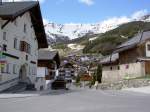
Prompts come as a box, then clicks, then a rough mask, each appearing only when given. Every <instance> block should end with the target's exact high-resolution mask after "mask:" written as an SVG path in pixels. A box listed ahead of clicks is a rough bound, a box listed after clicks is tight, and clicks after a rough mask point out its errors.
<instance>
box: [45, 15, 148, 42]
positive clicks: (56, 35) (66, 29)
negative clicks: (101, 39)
mask: <svg viewBox="0 0 150 112" xmlns="http://www.w3.org/2000/svg"><path fill="white" fill-rule="evenodd" d="M131 21H145V22H150V15H144V16H141V17H139V16H138V17H136V18H132V19H131V18H127V17H120V18H111V19H108V20H105V21H102V22H99V23H95V24H73V23H71V24H56V23H52V22H51V23H48V24H46V25H45V31H46V33H47V35H48V40H49V41H52V40H53V42H57V41H68V40H71V39H75V38H79V37H82V36H84V35H86V34H99V33H105V32H106V31H109V30H112V29H114V28H117V27H118V26H119V25H121V24H124V23H128V22H131Z"/></svg>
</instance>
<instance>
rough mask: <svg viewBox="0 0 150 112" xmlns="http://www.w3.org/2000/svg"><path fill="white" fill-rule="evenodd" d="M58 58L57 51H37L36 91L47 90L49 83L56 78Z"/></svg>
mask: <svg viewBox="0 0 150 112" xmlns="http://www.w3.org/2000/svg"><path fill="white" fill-rule="evenodd" d="M59 66H60V57H59V54H58V52H57V51H49V50H47V49H39V52H38V71H37V83H36V88H37V89H38V90H42V89H48V88H50V86H51V83H52V82H53V81H54V79H55V78H56V76H58V68H59Z"/></svg>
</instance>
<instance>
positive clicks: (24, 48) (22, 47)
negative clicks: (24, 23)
mask: <svg viewBox="0 0 150 112" xmlns="http://www.w3.org/2000/svg"><path fill="white" fill-rule="evenodd" d="M20 50H21V51H23V52H26V53H29V54H31V45H30V44H28V43H27V42H25V41H21V42H20Z"/></svg>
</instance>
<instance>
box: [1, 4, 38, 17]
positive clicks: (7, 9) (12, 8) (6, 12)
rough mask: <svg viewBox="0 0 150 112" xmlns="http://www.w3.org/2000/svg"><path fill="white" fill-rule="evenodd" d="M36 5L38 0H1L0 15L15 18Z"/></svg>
mask: <svg viewBox="0 0 150 112" xmlns="http://www.w3.org/2000/svg"><path fill="white" fill-rule="evenodd" d="M36 5H38V2H31V1H30V2H3V3H2V5H0V17H2V18H3V19H9V18H10V17H11V18H15V17H17V16H18V15H19V14H20V13H24V12H26V11H27V10H29V9H31V8H33V7H35V6H36Z"/></svg>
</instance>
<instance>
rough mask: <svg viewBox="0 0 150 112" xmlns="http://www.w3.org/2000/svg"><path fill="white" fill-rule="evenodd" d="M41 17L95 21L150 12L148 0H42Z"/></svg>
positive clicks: (84, 21)
mask: <svg viewBox="0 0 150 112" xmlns="http://www.w3.org/2000/svg"><path fill="white" fill-rule="evenodd" d="M41 9H42V15H43V18H44V19H46V20H48V21H51V22H56V23H96V22H100V21H103V20H106V19H109V18H113V17H122V16H126V17H130V16H131V15H133V14H134V13H136V12H138V11H144V13H149V12H150V0H42V2H41Z"/></svg>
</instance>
